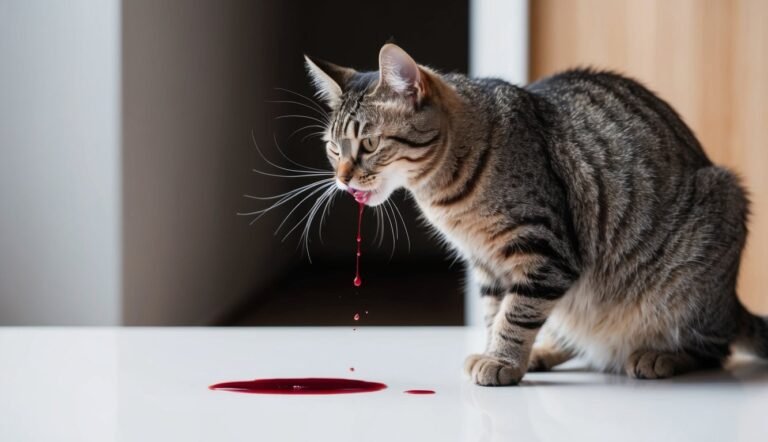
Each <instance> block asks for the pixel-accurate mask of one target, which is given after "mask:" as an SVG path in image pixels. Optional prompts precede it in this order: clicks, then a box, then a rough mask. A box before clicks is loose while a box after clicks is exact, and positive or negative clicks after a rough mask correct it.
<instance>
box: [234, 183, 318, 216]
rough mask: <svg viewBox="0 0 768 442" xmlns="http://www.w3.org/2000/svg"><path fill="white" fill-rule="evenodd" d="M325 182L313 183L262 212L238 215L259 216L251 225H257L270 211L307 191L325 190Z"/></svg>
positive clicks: (261, 210)
mask: <svg viewBox="0 0 768 442" xmlns="http://www.w3.org/2000/svg"><path fill="white" fill-rule="evenodd" d="M323 181H325V180H321V181H318V182H316V183H312V184H313V185H312V186H307V187H306V188H304V189H301V191H298V192H294V193H292V194H291V195H288V196H285V197H283V198H282V199H280V200H279V201H277V202H275V203H274V204H272V205H271V206H269V207H267V208H265V209H260V210H256V211H253V212H248V213H238V215H258V216H257V217H256V218H254V219H253V220H251V222H250V225H253V223H255V222H256V221H257V220H258V219H260V218H261V217H262V216H264V215H265V214H266V213H268V212H269V211H271V210H273V209H276V208H278V207H280V206H282V205H283V204H285V203H287V202H288V201H290V200H292V199H294V198H296V197H297V196H299V195H301V194H302V193H304V192H305V191H309V190H311V189H313V188H315V187H319V188H320V189H323V188H324V187H322V186H321V184H324V183H323ZM325 184H328V183H325ZM331 184H332V182H331ZM310 195H311V194H310Z"/></svg>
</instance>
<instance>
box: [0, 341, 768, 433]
mask: <svg viewBox="0 0 768 442" xmlns="http://www.w3.org/2000/svg"><path fill="white" fill-rule="evenodd" d="M481 347H482V333H480V332H479V330H472V329H464V328H433V327H429V328H399V327H398V328H366V327H361V328H358V329H357V331H353V330H352V329H351V328H218V329H216V328H162V329H161V328H123V329H112V328H0V355H2V359H1V360H0V441H14V442H15V441H78V442H83V441H99V442H104V441H112V440H115V441H141V442H147V441H249V442H253V441H283V440H287V441H288V440H290V441H325V440H328V441H356V442H359V441H404V440H414V441H458V440H462V441H464V440H466V441H497V440H498V441H502V440H504V441H508V440H513V441H528V440H543V441H555V440H568V441H579V440H585V441H597V440H610V441H633V440H638V441H641V440H642V441H645V440H654V441H662V440H670V441H681V440H696V441H708V440H711V441H726V440H727V441H750V440H754V441H758V440H759V441H765V440H768V366H767V365H766V364H765V363H761V362H739V363H738V364H734V365H733V366H732V367H731V368H730V369H729V370H728V371H721V372H714V373H713V372H710V373H701V374H695V375H689V376H683V377H680V378H676V379H672V380H665V381H635V380H630V379H627V378H625V377H623V376H614V375H604V374H597V373H591V372H588V371H584V370H583V369H581V368H580V367H579V365H578V363H575V364H574V363H571V365H570V366H566V368H565V369H562V370H559V371H557V372H552V373H536V374H529V375H527V376H526V377H525V381H524V382H523V384H522V385H521V386H518V387H506V388H487V387H477V386H474V385H472V384H470V383H469V382H468V380H467V379H466V378H465V377H464V376H463V374H462V372H461V367H462V363H463V360H464V356H465V355H466V354H468V353H469V352H470V351H476V350H478V349H479V348H481ZM350 367H354V368H355V371H354V372H350V371H349V368H350ZM267 377H349V378H356V379H363V380H369V381H377V382H383V383H385V384H387V385H388V386H389V388H387V389H386V390H383V391H379V392H375V393H360V394H349V395H334V396H274V395H251V394H241V393H231V392H223V391H211V390H208V388H207V387H208V385H210V384H213V383H215V382H219V381H229V380H245V379H252V378H267ZM407 389H433V390H435V391H436V392H437V394H435V395H431V396H415V395H408V394H404V393H403V391H404V390H407Z"/></svg>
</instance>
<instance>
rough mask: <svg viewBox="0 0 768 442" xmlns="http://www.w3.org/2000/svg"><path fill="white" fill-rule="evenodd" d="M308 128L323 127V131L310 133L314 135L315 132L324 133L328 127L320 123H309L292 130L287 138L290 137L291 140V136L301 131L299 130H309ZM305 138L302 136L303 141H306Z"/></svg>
mask: <svg viewBox="0 0 768 442" xmlns="http://www.w3.org/2000/svg"><path fill="white" fill-rule="evenodd" d="M307 129H323V132H317V131H316V132H310V133H309V135H314V134H323V133H325V129H326V127H325V126H321V125H319V124H308V125H306V126H301V127H300V128H298V129H296V130H295V131H293V132H291V134H290V135H288V138H287V139H288V140H290V139H291V138H293V136H294V135H296V134H297V133H299V132H301V131H303V130H307ZM304 139H305V138H302V139H301V140H302V141H304Z"/></svg>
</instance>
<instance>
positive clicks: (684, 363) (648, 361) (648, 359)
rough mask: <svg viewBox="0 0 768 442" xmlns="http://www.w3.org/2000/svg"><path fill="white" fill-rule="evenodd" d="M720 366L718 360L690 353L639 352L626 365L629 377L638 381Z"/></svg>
mask: <svg viewBox="0 0 768 442" xmlns="http://www.w3.org/2000/svg"><path fill="white" fill-rule="evenodd" d="M719 365H720V360H718V359H716V358H705V357H697V356H694V355H692V354H690V353H688V352H684V351H682V352H675V353H672V352H667V351H655V350H637V351H635V352H634V353H632V354H631V355H630V356H629V358H628V359H627V362H626V363H625V364H624V370H625V371H626V373H627V375H628V376H629V377H632V378H636V379H663V378H668V377H670V376H675V375H679V374H683V373H686V372H689V371H693V370H699V369H703V368H713V367H717V366H719Z"/></svg>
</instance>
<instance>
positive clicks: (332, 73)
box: [304, 54, 355, 108]
mask: <svg viewBox="0 0 768 442" xmlns="http://www.w3.org/2000/svg"><path fill="white" fill-rule="evenodd" d="M304 60H305V61H306V65H307V72H308V73H309V77H310V78H311V79H312V84H313V85H314V86H315V88H316V89H317V95H318V96H319V97H320V98H321V99H322V100H323V101H325V103H326V104H327V105H328V106H330V107H331V108H336V107H338V105H339V104H340V103H341V94H342V93H343V92H344V87H345V85H346V83H347V81H348V80H349V79H350V78H352V76H353V75H355V70H354V69H351V68H345V67H341V66H337V65H335V64H333V63H329V62H327V61H323V60H319V59H317V58H313V57H310V56H308V55H306V54H305V55H304Z"/></svg>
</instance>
